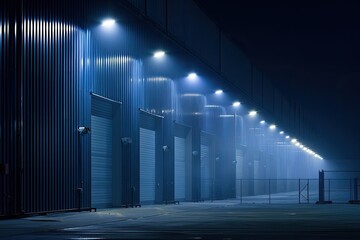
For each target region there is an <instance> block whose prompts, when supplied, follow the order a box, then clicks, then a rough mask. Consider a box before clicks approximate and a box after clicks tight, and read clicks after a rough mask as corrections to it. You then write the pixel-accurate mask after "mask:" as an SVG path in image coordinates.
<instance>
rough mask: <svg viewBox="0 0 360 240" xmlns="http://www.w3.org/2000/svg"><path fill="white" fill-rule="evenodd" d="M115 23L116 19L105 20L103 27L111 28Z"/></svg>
mask: <svg viewBox="0 0 360 240" xmlns="http://www.w3.org/2000/svg"><path fill="white" fill-rule="evenodd" d="M115 22H116V21H115V20H114V19H111V18H108V19H105V20H104V21H102V23H101V25H102V26H103V27H110V26H112V25H114V24H115Z"/></svg>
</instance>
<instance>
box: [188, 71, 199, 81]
mask: <svg viewBox="0 0 360 240" xmlns="http://www.w3.org/2000/svg"><path fill="white" fill-rule="evenodd" d="M188 78H189V79H191V80H194V79H196V78H197V74H196V73H189V75H188Z"/></svg>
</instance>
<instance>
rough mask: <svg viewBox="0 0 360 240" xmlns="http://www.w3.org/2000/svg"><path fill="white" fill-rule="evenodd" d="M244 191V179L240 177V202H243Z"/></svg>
mask: <svg viewBox="0 0 360 240" xmlns="http://www.w3.org/2000/svg"><path fill="white" fill-rule="evenodd" d="M242 191H243V182H242V179H240V203H241V204H242Z"/></svg>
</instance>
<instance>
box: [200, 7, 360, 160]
mask: <svg viewBox="0 0 360 240" xmlns="http://www.w3.org/2000/svg"><path fill="white" fill-rule="evenodd" d="M195 2H197V3H198V5H199V6H200V7H201V8H202V9H203V10H204V11H205V12H206V13H207V15H208V16H209V17H210V18H211V19H212V20H213V21H215V22H216V23H217V25H219V26H220V28H221V29H222V30H223V31H224V32H225V33H226V34H227V35H228V36H230V37H231V38H232V39H233V40H234V41H235V42H236V43H238V44H239V46H241V47H242V48H243V50H244V52H245V53H246V54H247V56H248V57H249V58H250V59H251V60H252V62H253V63H254V64H255V65H257V66H259V67H260V69H262V70H263V71H264V72H265V73H266V74H267V75H268V76H270V77H271V79H272V80H273V81H274V82H275V84H276V85H277V86H278V87H279V88H280V89H281V91H282V93H283V94H285V95H287V96H288V97H292V98H295V99H296V100H297V102H298V103H299V104H301V106H302V107H303V109H304V110H305V112H306V117H307V118H308V119H309V121H310V122H311V125H312V126H313V127H315V128H316V129H317V139H312V141H311V144H312V145H316V146H315V148H316V150H318V151H319V153H320V154H322V155H324V156H325V157H326V158H328V159H337V160H340V161H341V160H345V159H353V160H356V159H359V161H360V150H359V148H360V128H359V126H360V107H359V105H360V91H359V90H360V87H359V86H360V1H356V0H353V1H351V0H343V1H332V0H327V1H316V0H314V1H276V0H272V1H270V0H269V1H264V0H262V1H260V0H246V1H243V0H236V1H235V0H218V1H215V0H196V1H195Z"/></svg>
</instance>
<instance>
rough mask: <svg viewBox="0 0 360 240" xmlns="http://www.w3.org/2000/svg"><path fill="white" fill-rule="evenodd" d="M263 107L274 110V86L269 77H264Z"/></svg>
mask: <svg viewBox="0 0 360 240" xmlns="http://www.w3.org/2000/svg"><path fill="white" fill-rule="evenodd" d="M264 108H265V109H266V110H267V111H269V113H273V110H274V88H273V86H272V84H271V82H270V80H269V79H267V78H265V79H264Z"/></svg>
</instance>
